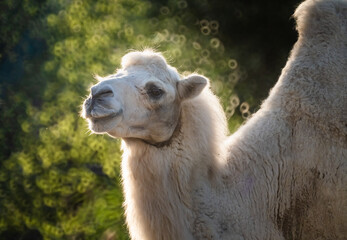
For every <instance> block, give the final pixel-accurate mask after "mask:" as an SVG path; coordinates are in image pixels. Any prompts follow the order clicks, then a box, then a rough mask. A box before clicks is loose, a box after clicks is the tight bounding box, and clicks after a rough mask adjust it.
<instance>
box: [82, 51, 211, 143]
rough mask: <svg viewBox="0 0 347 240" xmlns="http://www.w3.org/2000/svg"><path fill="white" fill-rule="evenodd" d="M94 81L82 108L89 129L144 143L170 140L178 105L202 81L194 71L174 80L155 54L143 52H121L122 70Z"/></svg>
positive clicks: (201, 85) (197, 91)
mask: <svg viewBox="0 0 347 240" xmlns="http://www.w3.org/2000/svg"><path fill="white" fill-rule="evenodd" d="M99 80H100V81H99V82H98V83H97V84H95V85H94V86H92V87H91V89H90V90H91V91H90V95H89V97H88V98H87V99H86V100H85V101H84V103H83V110H82V116H83V117H84V118H86V119H87V120H88V122H89V128H90V129H91V130H92V132H94V133H108V134H109V135H111V136H112V137H120V138H124V139H128V138H136V139H141V140H144V141H146V142H148V143H150V144H157V143H162V142H165V141H167V140H169V139H170V138H171V136H172V135H173V133H174V131H175V129H176V127H177V126H178V124H179V119H180V110H181V103H182V102H184V101H189V100H190V99H192V98H194V97H195V96H197V95H199V94H200V92H201V91H202V90H203V89H204V87H205V86H206V85H207V83H208V80H207V79H206V78H204V77H203V76H200V75H190V76H188V77H187V78H185V79H181V80H180V77H179V74H178V73H177V71H176V69H175V68H173V67H171V66H169V65H168V64H167V63H166V61H165V59H164V58H163V57H162V55H161V54H159V53H155V52H152V51H148V50H147V51H144V52H131V53H128V54H126V55H125V56H124V57H123V58H122V69H120V70H118V71H117V73H116V74H114V75H110V76H107V77H104V78H101V79H99Z"/></svg>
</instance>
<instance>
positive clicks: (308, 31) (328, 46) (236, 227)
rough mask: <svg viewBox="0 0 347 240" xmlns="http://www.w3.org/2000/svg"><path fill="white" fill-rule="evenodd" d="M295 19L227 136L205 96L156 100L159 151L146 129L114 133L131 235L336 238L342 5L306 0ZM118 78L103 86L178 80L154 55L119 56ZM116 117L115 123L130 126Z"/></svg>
mask: <svg viewBox="0 0 347 240" xmlns="http://www.w3.org/2000/svg"><path fill="white" fill-rule="evenodd" d="M294 16H295V18H296V19H297V23H298V27H297V28H298V32H299V40H298V42H297V43H296V44H295V46H294V49H293V51H292V53H291V56H290V58H289V59H288V62H287V65H286V66H285V68H284V69H283V71H282V74H281V77H280V78H279V80H278V82H277V84H276V85H275V87H274V88H273V89H272V90H271V92H270V96H269V97H268V99H266V101H265V102H264V103H263V104H262V107H261V109H260V110H259V111H258V112H257V113H256V114H255V115H254V116H253V117H252V118H251V119H250V120H249V121H248V122H247V123H246V124H245V125H243V126H242V127H241V128H240V129H239V130H238V131H237V132H236V133H235V134H233V135H232V136H231V137H229V138H227V137H226V133H227V131H226V129H227V128H226V126H227V123H226V119H225V115H224V112H223V110H222V108H221V106H220V104H219V101H218V99H217V98H216V97H215V96H214V95H213V93H212V92H211V91H210V90H209V89H208V88H205V89H204V90H203V91H202V92H201V94H200V95H198V96H197V97H195V98H192V99H187V100H182V101H176V100H175V101H173V100H172V99H171V98H168V97H167V98H165V99H164V100H162V101H163V103H161V104H163V105H165V104H168V105H170V104H178V106H179V108H176V107H175V108H174V109H179V110H177V111H176V110H175V111H176V113H179V118H178V120H177V122H175V123H176V124H174V125H173V126H171V125H170V126H171V128H174V129H171V130H170V128H169V127H168V125H165V124H164V125H163V124H161V125H160V126H164V128H166V127H168V129H166V130H165V133H166V132H171V133H173V137H172V138H171V139H169V140H168V138H165V139H161V140H168V142H166V143H165V144H164V145H160V146H159V145H157V143H158V142H159V141H158V138H156V137H155V136H151V137H149V135H148V134H149V133H146V134H147V135H146V134H145V135H144V133H141V134H139V135H138V137H136V136H135V137H134V136H133V135H131V136H130V137H127V136H125V135H122V136H121V137H123V140H124V141H123V144H122V149H123V151H124V154H123V160H122V178H123V186H124V195H125V202H124V207H125V210H126V220H127V224H128V227H129V230H130V235H131V238H132V239H136V240H140V239H145V240H146V239H148V240H155V239H165V240H166V239H346V236H347V224H346V223H347V216H346V206H347V196H346V194H347V179H346V178H347V176H346V171H347V112H346V111H347V69H346V67H347V3H346V1H342V0H340V1H338V0H336V1H334V0H325V1H323V0H308V1H306V2H304V3H302V4H301V5H300V6H299V7H298V9H297V10H296V12H295V15H294ZM120 72H123V73H124V74H125V75H126V76H127V77H119V76H120V75H118V77H117V79H115V80H112V81H113V82H112V84H113V83H114V84H116V83H119V84H120V83H121V84H123V85H124V84H125V82H127V84H137V85H140V83H141V81H140V80H136V81H135V80H131V78H129V76H130V75H132V73H134V72H140V73H141V74H148V73H149V72H150V73H151V74H152V75H153V76H155V77H156V78H157V79H159V80H160V81H161V82H163V84H164V83H165V84H167V85H164V87H165V88H170V89H171V87H173V88H174V89H176V90H177V88H175V86H176V85H177V84H180V83H179V81H178V74H177V72H176V70H175V69H173V68H171V67H169V66H167V64H166V61H165V59H163V58H162V56H161V55H160V54H157V53H153V52H152V53H151V52H146V53H139V52H135V53H130V54H128V55H126V56H125V58H123V70H121V71H120ZM152 75H151V76H152ZM145 76H147V75H145ZM124 79H126V80H127V81H125V80H124ZM129 79H130V80H129ZM188 79H189V78H188ZM110 81H111V80H110ZM129 81H130V83H129ZM181 81H182V80H181ZM105 84H109V83H108V82H107V81H106V83H105ZM105 84H104V85H102V86H101V85H100V87H105ZM123 85H121V86H123ZM107 86H108V85H107ZM117 86H118V85H117ZM124 86H125V85H124ZM170 86H171V87H170ZM115 91H116V90H115ZM129 91H130V90H129ZM119 94H122V93H119ZM131 94H132V93H131V92H129V94H128V95H131ZM122 96H123V95H122ZM124 98H125V99H128V98H127V96H124ZM168 99H171V100H170V101H169V100H168ZM176 99H177V95H176ZM129 101H130V100H129ZM142 101H144V100H142ZM142 101H135V100H133V101H132V103H134V104H137V106H136V107H139V106H141V104H142ZM123 104H124V106H127V105H126V103H123ZM165 106H166V105H165ZM133 107H135V106H133ZM136 107H135V108H136ZM133 110H134V109H133ZM124 111H125V112H126V110H124ZM147 115H148V114H145V115H141V116H142V117H144V116H147ZM126 116H127V114H126V113H124V116H123V120H117V121H118V122H119V121H122V122H121V123H119V124H121V125H122V124H123V125H124V126H128V127H129V125H126V123H127V121H126V120H127V117H126ZM134 116H135V115H134ZM139 116H140V115H139ZM157 119H161V118H157ZM141 121H142V124H145V126H152V125H150V124H155V121H153V117H151V118H150V120H148V119H147V120H146V119H145V120H141ZM118 122H117V124H118ZM123 122H125V123H123ZM152 122H154V123H152ZM177 124H180V125H177ZM154 126H155V125H154ZM177 126H179V127H177ZM102 127H103V126H100V125H98V126H96V127H95V129H103V128H102ZM124 128H125V127H124ZM115 129H116V128H115ZM129 129H132V128H131V126H130V127H129ZM99 132H102V130H100V131H99ZM107 132H108V133H109V134H110V135H112V136H115V137H117V136H120V135H121V134H123V132H121V131H120V130H117V129H116V130H111V131H107ZM128 133H131V134H135V133H132V132H131V131H130V130H129V131H128ZM140 136H143V137H140ZM149 139H150V140H151V141H152V142H148V141H149Z"/></svg>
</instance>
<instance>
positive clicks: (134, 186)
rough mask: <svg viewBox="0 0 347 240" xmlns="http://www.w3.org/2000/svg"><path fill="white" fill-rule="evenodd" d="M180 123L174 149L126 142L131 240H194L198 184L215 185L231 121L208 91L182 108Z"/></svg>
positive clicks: (134, 141)
mask: <svg viewBox="0 0 347 240" xmlns="http://www.w3.org/2000/svg"><path fill="white" fill-rule="evenodd" d="M180 119H181V123H180V124H181V127H180V128H179V130H178V133H176V134H177V135H176V136H174V137H173V138H172V139H171V141H170V144H169V145H165V146H163V147H160V148H158V147H156V146H153V145H150V144H146V143H145V142H143V141H141V140H136V139H126V140H124V142H123V150H124V156H123V162H122V175H123V179H124V180H123V184H124V189H125V190H126V191H125V193H124V194H125V208H126V216H127V222H128V223H130V224H129V228H130V233H131V235H132V239H193V236H192V232H193V230H192V228H193V226H192V225H191V224H192V222H193V219H194V218H195V216H194V213H193V205H192V194H193V190H194V189H192V186H193V182H195V181H206V180H207V179H213V177H214V174H215V173H216V171H218V170H217V169H218V162H220V161H221V156H220V155H222V152H223V151H222V149H221V148H222V143H223V141H224V139H225V136H226V119H225V116H224V113H223V110H222V108H221V107H220V104H219V102H218V100H217V98H216V97H215V96H214V95H213V94H212V93H211V92H210V90H209V89H206V90H204V91H203V92H202V93H201V94H200V96H198V97H196V98H194V99H192V100H187V101H186V102H183V103H182V109H181V117H180ZM217 157H218V160H217ZM197 179H198V180H197Z"/></svg>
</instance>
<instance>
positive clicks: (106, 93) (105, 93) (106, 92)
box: [92, 89, 114, 99]
mask: <svg viewBox="0 0 347 240" xmlns="http://www.w3.org/2000/svg"><path fill="white" fill-rule="evenodd" d="M113 96H114V94H113V91H112V90H109V89H107V90H104V91H102V90H101V91H99V92H97V93H96V94H94V95H93V96H92V98H94V99H100V98H104V97H113Z"/></svg>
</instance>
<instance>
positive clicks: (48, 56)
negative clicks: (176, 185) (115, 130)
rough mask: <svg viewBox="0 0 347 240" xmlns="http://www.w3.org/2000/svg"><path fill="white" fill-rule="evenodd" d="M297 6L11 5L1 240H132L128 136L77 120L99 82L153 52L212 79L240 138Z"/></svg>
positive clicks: (139, 0)
mask: <svg viewBox="0 0 347 240" xmlns="http://www.w3.org/2000/svg"><path fill="white" fill-rule="evenodd" d="M298 3H299V1H297V0H290V1H278V0H272V1H269V0H264V1H256V0H254V1H243V0H229V1H221V0H178V1H173V0H152V1H145V0H108V1H106V0H105V1H95V0H78V1H74V0H40V1H32V0H2V1H1V2H0V20H1V21H0V22H1V23H0V24H1V25H0V26H1V27H0V116H1V117H0V162H1V165H0V239H6V240H7V239H10V240H12V239H13V240H17V239H24V240H29V239H30V240H36V239H76V240H77V239H109V240H111V239H114V240H115V239H128V234H127V230H126V227H125V224H124V217H123V210H122V190H121V186H120V173H119V165H120V157H121V152H120V149H119V145H120V140H115V139H111V138H109V137H107V136H100V135H90V133H89V132H88V130H87V124H86V123H85V121H84V120H83V119H81V118H80V117H79V111H80V105H81V103H82V101H83V98H84V97H85V96H86V95H87V94H88V87H90V86H91V84H93V83H95V80H94V79H93V75H94V74H98V75H101V76H104V75H107V74H111V73H113V72H114V71H115V70H116V68H117V67H119V63H120V59H121V57H122V56H123V55H124V54H125V53H127V52H128V51H129V50H132V49H135V50H142V49H145V48H148V47H150V48H153V49H155V50H157V51H160V52H162V53H163V55H164V56H165V57H166V58H167V59H168V61H169V63H170V64H171V65H172V66H174V67H176V68H177V69H178V70H179V72H180V73H182V74H184V75H186V74H189V73H191V72H198V73H200V74H203V75H205V76H207V77H208V78H209V79H210V80H211V86H212V89H213V91H214V92H215V93H216V94H217V95H218V96H219V97H220V99H221V102H222V105H223V107H224V109H225V111H226V114H227V117H228V119H229V129H230V131H231V132H233V131H235V130H236V129H237V128H238V127H239V126H240V125H241V124H242V123H243V121H245V120H246V119H247V118H248V117H249V116H250V115H251V114H252V113H254V112H255V111H256V110H257V109H258V108H259V104H260V103H261V101H262V100H263V99H264V98H265V97H266V96H267V94H268V91H269V89H270V87H271V86H273V84H274V83H275V82H276V80H277V77H278V76H279V74H280V71H281V68H282V67H283V66H284V64H285V62H286V58H287V57H288V54H289V51H290V49H291V47H292V45H293V43H294V42H295V39H296V33H295V30H294V28H295V27H294V21H293V19H291V14H292V13H293V11H294V9H295V7H296V6H297V5H298Z"/></svg>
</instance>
